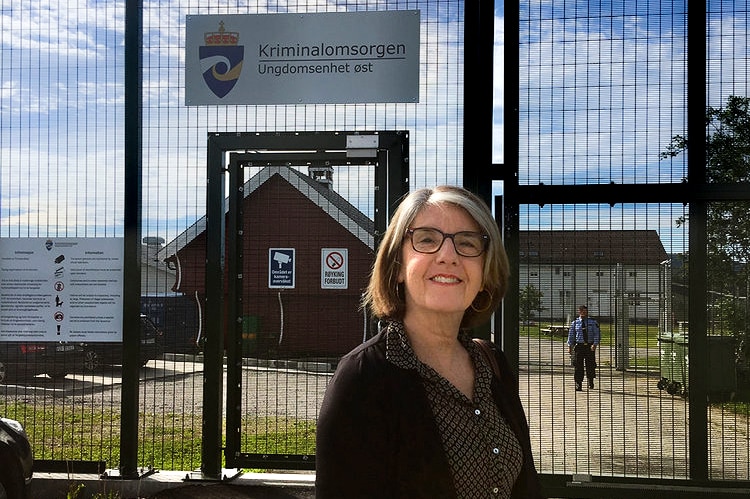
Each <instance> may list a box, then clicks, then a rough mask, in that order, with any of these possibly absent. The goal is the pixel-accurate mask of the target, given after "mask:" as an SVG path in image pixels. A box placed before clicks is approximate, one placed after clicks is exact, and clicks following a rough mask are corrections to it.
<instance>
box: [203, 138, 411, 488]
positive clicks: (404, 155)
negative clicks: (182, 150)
mask: <svg viewBox="0 0 750 499" xmlns="http://www.w3.org/2000/svg"><path fill="white" fill-rule="evenodd" d="M369 135H377V137H378V141H377V147H376V149H375V150H374V151H371V153H365V154H371V155H372V153H374V156H373V157H374V158H375V161H374V166H375V192H374V196H375V217H374V218H375V220H374V222H375V245H376V246H377V245H378V243H379V242H380V238H381V237H382V235H383V233H384V232H385V229H386V227H387V224H388V220H389V219H390V216H391V213H393V211H394V210H395V209H396V207H397V206H398V204H399V202H400V200H401V198H402V197H403V196H404V195H405V194H406V193H408V191H409V132H408V131H405V130H400V131H391V130H385V131H335V132H319V131H313V132H243V133H235V132H222V133H209V135H208V145H207V151H208V154H207V159H208V165H207V169H208V178H207V196H206V307H205V314H206V316H205V324H206V334H205V336H204V345H203V352H204V363H205V364H204V383H203V402H204V404H203V426H202V431H203V438H202V440H201V470H200V471H201V474H202V476H203V478H205V479H209V480H221V479H222V476H224V475H225V474H226V473H224V470H223V468H222V466H221V461H222V459H221V458H222V456H221V454H222V450H223V451H224V454H225V456H224V457H225V459H226V463H227V467H230V468H231V467H239V466H242V467H258V466H260V467H273V466H276V467H278V466H282V467H284V468H289V469H314V467H315V459H314V456H313V458H312V459H311V458H310V456H286V455H284V456H271V455H250V454H242V453H241V452H240V451H239V442H240V440H239V439H240V436H241V435H240V433H239V428H240V427H239V424H240V422H241V417H242V414H241V405H240V404H239V402H240V397H241V385H240V384H239V380H240V376H239V374H240V373H239V372H238V369H241V362H239V363H238V362H237V357H238V353H239V351H240V350H239V349H238V348H237V345H234V344H232V345H228V349H227V356H228V358H227V385H228V387H229V386H231V387H232V388H233V389H231V390H227V400H226V411H227V425H226V439H227V445H226V447H224V445H223V444H222V429H223V425H222V408H223V407H222V392H223V367H224V366H223V354H224V344H223V343H224V338H223V336H224V334H223V332H224V331H225V325H227V324H226V321H227V316H229V317H232V316H237V317H240V316H241V315H237V306H238V305H237V303H238V301H237V300H238V299H241V296H242V295H241V289H242V284H241V279H242V275H241V272H236V269H238V268H240V265H241V262H240V263H238V262H237V258H236V257H237V253H236V251H237V248H238V247H239V248H240V249H241V247H242V246H241V244H242V237H236V236H237V235H238V234H241V233H240V232H238V229H239V230H241V223H242V215H241V210H240V209H232V208H234V207H235V206H238V207H240V208H241V205H242V200H243V199H244V195H243V193H242V187H243V184H244V179H243V178H242V177H241V176H240V175H238V173H239V172H238V171H237V170H241V168H238V166H239V163H240V162H241V161H245V162H247V155H245V154H231V153H233V152H234V153H245V152H248V151H259V152H261V153H268V154H276V155H277V160H280V159H282V158H283V154H279V153H273V151H279V152H282V151H283V152H288V153H289V155H294V157H295V158H300V159H301V158H303V157H306V158H308V159H310V158H313V157H316V158H318V159H320V158H322V157H330V155H331V152H332V151H339V152H342V153H343V155H344V157H345V156H346V151H347V149H348V150H349V151H350V153H351V154H353V155H360V156H358V157H359V159H356V158H352V161H353V162H358V161H364V160H362V159H361V158H362V156H361V154H362V152H361V151H362V150H361V149H359V150H358V151H357V152H352V150H353V149H354V148H351V147H350V148H347V145H348V140H349V138H350V137H355V136H369ZM353 142H356V139H354V140H353ZM294 151H297V153H295V152H294ZM303 152H304V154H305V156H303V155H302V154H301V153H303ZM267 156H268V155H267V154H264V155H262V156H261V155H257V154H256V155H253V157H254V158H264V160H268V159H269V158H268V157H267ZM355 159H356V161H355ZM232 165H235V166H232ZM334 166H335V164H334ZM227 172H229V181H230V185H229V198H228V201H229V210H228V211H227V204H226V203H227V198H226V197H225V196H226V190H225V186H226V175H225V174H226V173H227ZM225 214H227V215H228V221H227V225H229V226H230V233H229V234H227V232H226V230H227V227H226V226H225V223H224V215H225ZM227 244H229V245H230V247H231V248H232V249H233V250H234V251H231V252H230V254H229V262H225V261H224V255H225V248H226V245H227ZM225 265H227V266H228V267H227V268H228V270H229V273H230V275H234V276H235V279H234V280H233V282H230V283H229V287H228V288H229V297H228V301H229V302H228V306H229V309H228V313H227V316H225V315H224V307H225V298H224V279H225V277H224V269H225ZM233 270H234V272H233ZM238 290H240V291H239V294H238ZM209 297H210V298H209ZM233 314H234V315H233ZM234 322H235V324H234V327H235V328H236V329H237V330H239V331H240V332H241V327H242V324H241V322H237V321H234ZM238 366H239V367H238Z"/></svg>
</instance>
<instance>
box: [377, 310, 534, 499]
mask: <svg viewBox="0 0 750 499" xmlns="http://www.w3.org/2000/svg"><path fill="white" fill-rule="evenodd" d="M459 340H460V341H461V343H462V344H463V346H464V347H465V348H466V350H467V351H468V352H469V354H470V355H471V360H472V361H473V362H474V371H475V372H474V378H475V379H474V397H473V400H469V399H468V398H467V397H466V396H465V395H464V394H463V393H461V391H460V390H458V389H457V388H456V387H455V386H453V385H452V384H451V383H450V382H449V381H448V380H446V379H445V378H443V377H442V376H440V375H439V374H438V373H437V372H436V371H435V370H434V369H432V368H431V367H430V366H428V365H426V364H424V363H422V362H421V361H420V360H419V359H418V358H417V356H416V354H415V353H414V350H413V349H412V347H411V344H410V343H409V340H408V338H407V336H406V332H405V331H404V325H403V324H402V323H400V322H390V323H389V324H388V331H387V339H386V358H387V359H388V361H389V362H391V363H393V364H394V365H396V366H398V367H400V368H403V369H413V370H416V371H417V372H418V373H419V376H420V378H421V379H422V383H423V384H424V387H425V390H426V393H427V399H428V400H429V402H430V405H431V406H432V413H433V415H434V417H435V422H436V423H437V427H438V430H439V431H440V436H441V439H442V443H443V449H445V454H446V457H447V458H448V463H449V464H450V468H451V471H452V473H453V483H454V485H455V489H456V495H457V497H459V498H467V499H469V498H471V499H477V498H485V497H487V498H496V497H498V498H509V497H510V495H511V491H512V489H513V484H514V483H515V481H516V478H517V477H518V475H519V473H520V471H521V467H522V465H523V451H522V450H521V444H520V443H519V441H518V438H517V437H516V435H515V434H514V433H513V430H512V429H511V428H510V427H509V426H508V424H507V423H506V422H505V419H503V417H502V415H501V414H500V411H499V410H498V408H497V405H496V404H495V401H494V399H493V398H492V391H491V388H490V383H491V381H492V377H493V376H494V374H493V372H492V368H491V367H490V366H488V365H487V364H486V362H485V360H484V359H483V357H482V353H481V352H480V351H479V350H478V348H479V347H477V345H475V344H474V342H473V341H472V339H471V338H470V337H469V335H468V334H466V333H463V332H461V333H460V334H459Z"/></svg>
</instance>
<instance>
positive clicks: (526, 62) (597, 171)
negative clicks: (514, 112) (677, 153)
mask: <svg viewBox="0 0 750 499" xmlns="http://www.w3.org/2000/svg"><path fill="white" fill-rule="evenodd" d="M686 5H687V2H569V1H551V2H538V3H526V2H521V3H520V8H521V12H520V25H519V29H520V45H519V57H520V63H519V65H520V67H519V77H520V88H519V101H520V110H519V114H520V130H521V134H520V147H519V156H520V165H521V168H520V169H519V182H520V183H521V184H538V183H544V184H547V185H550V184H557V185H570V184H600V183H609V182H615V183H625V184H635V183H667V182H679V181H680V180H681V179H683V178H685V177H686V167H685V163H684V162H682V161H680V162H674V163H669V164H665V163H660V161H659V153H660V152H662V150H663V148H664V146H665V144H667V143H668V142H669V140H670V138H671V134H672V133H673V131H674V130H682V129H683V128H684V126H685V105H684V103H685V99H686V88H687V80H686V74H685V69H686V63H687V62H686V61H687V59H686V58H687V53H686V51H685V43H686V20H687V19H686ZM571 201H579V200H571Z"/></svg>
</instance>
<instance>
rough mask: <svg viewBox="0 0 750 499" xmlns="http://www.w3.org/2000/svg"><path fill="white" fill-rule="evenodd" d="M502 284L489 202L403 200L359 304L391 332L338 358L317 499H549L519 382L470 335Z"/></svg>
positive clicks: (463, 195) (429, 195) (323, 421)
mask: <svg viewBox="0 0 750 499" xmlns="http://www.w3.org/2000/svg"><path fill="white" fill-rule="evenodd" d="M507 280H508V260H507V257H506V255H505V251H504V249H503V246H502V241H501V238H500V233H499V231H498V229H497V225H496V223H495V221H494V219H493V217H492V214H491V213H490V211H489V209H488V208H487V205H486V204H485V203H484V202H483V201H482V200H481V199H479V198H478V197H476V196H474V195H473V194H471V193H470V192H468V191H466V190H464V189H462V188H459V187H452V186H441V187H437V188H434V189H420V190H417V191H415V192H412V193H411V194H410V195H408V196H407V197H406V198H405V199H404V201H403V202H402V203H401V204H400V206H399V207H398V209H397V210H396V212H395V213H394V215H393V219H392V220H391V223H390V226H389V227H388V230H387V231H386V233H385V235H384V237H383V241H382V243H381V245H380V248H379V249H378V254H377V257H376V259H375V264H374V267H373V271H372V276H371V278H370V283H369V286H368V289H367V291H366V293H365V297H364V301H363V305H364V306H365V307H367V308H368V309H369V310H370V311H371V312H372V313H373V314H374V315H375V316H376V317H378V318H381V319H382V320H383V321H384V327H383V328H382V330H381V331H380V332H379V333H378V334H377V335H376V336H375V337H374V338H372V339H370V340H369V341H367V342H365V343H364V344H362V345H360V346H359V347H357V348H355V349H354V350H352V351H351V352H350V353H349V354H347V355H346V356H344V357H343V358H342V359H341V362H340V363H339V365H338V368H337V370H336V373H335V375H334V377H333V379H332V380H331V383H330V385H329V387H328V390H327V392H326V395H325V399H324V401H323V406H322V408H321V412H320V417H319V419H318V430H317V457H316V463H317V464H316V466H317V474H316V494H317V497H318V498H321V499H326V498H337V499H340V498H347V499H350V498H378V499H383V498H394V497H403V498H472V499H474V498H484V497H523V498H528V497H540V491H539V483H538V479H537V474H536V469H535V467H534V461H533V458H532V455H531V445H530V440H529V433H528V425H527V423H526V417H525V415H524V412H523V407H522V406H521V401H520V399H519V396H518V389H517V384H516V381H515V378H514V377H513V374H512V372H511V371H510V369H509V366H508V363H507V361H506V360H505V357H504V356H503V355H502V353H501V352H498V351H496V352H495V355H496V358H497V360H498V363H499V365H500V369H501V373H500V377H499V378H498V377H497V376H495V375H494V374H493V370H492V367H491V366H489V365H488V363H487V361H485V360H484V359H483V357H482V354H481V352H480V350H479V347H478V346H477V345H476V344H475V343H474V342H473V341H472V340H471V338H470V336H469V334H468V332H467V328H470V327H472V326H476V325H479V324H482V323H484V322H486V321H487V320H488V319H489V318H490V316H491V315H492V313H493V312H494V310H495V309H496V308H497V306H498V304H499V303H500V300H501V299H502V297H503V295H504V294H505V290H506V284H507Z"/></svg>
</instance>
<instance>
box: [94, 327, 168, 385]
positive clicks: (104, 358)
mask: <svg viewBox="0 0 750 499" xmlns="http://www.w3.org/2000/svg"><path fill="white" fill-rule="evenodd" d="M140 327H141V358H140V363H141V365H142V366H145V365H146V363H148V361H149V360H152V359H158V358H159V357H161V355H162V354H163V353H164V342H163V339H164V333H163V332H162V330H161V329H159V328H158V327H157V326H156V324H154V322H153V321H152V320H151V319H150V318H149V317H148V316H147V315H145V314H141V318H140ZM81 349H82V356H83V369H84V371H85V372H88V373H92V372H97V371H99V370H101V368H102V367H103V366H106V365H121V364H122V351H123V344H122V342H119V341H118V342H89V343H81Z"/></svg>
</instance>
